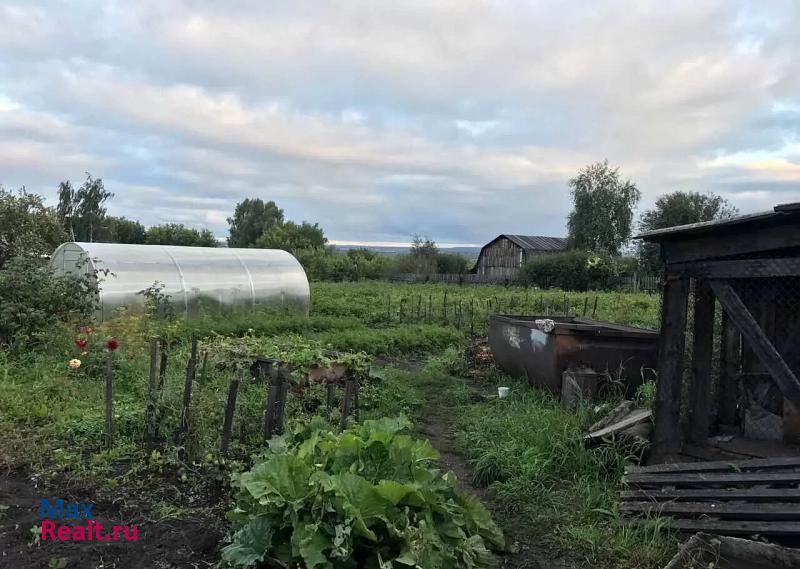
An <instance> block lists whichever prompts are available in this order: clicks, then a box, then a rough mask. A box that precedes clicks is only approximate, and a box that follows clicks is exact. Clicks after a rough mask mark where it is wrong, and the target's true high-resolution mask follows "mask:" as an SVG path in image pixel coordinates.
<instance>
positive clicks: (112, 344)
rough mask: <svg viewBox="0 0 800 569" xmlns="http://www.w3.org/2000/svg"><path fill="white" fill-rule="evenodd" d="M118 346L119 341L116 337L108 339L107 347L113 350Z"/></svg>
mask: <svg viewBox="0 0 800 569" xmlns="http://www.w3.org/2000/svg"><path fill="white" fill-rule="evenodd" d="M117 348H119V342H117V340H116V339H114V338H111V339H110V340H106V349H108V350H109V351H112V352H113V351H114V350H116V349H117Z"/></svg>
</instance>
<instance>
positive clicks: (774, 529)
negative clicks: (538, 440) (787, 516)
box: [670, 519, 800, 535]
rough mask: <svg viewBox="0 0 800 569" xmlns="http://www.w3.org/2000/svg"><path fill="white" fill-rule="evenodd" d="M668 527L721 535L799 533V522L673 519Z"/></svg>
mask: <svg viewBox="0 0 800 569" xmlns="http://www.w3.org/2000/svg"><path fill="white" fill-rule="evenodd" d="M670 527H671V528H672V529H674V530H678V531H685V532H689V531H691V532H695V531H705V532H709V533H719V534H723V535H800V522H761V521H759V522H749V521H748V522H745V521H735V520H675V519H673V520H672V522H671V523H670Z"/></svg>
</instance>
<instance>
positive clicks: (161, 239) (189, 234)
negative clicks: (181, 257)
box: [145, 223, 217, 247]
mask: <svg viewBox="0 0 800 569" xmlns="http://www.w3.org/2000/svg"><path fill="white" fill-rule="evenodd" d="M145 242H146V243H147V244H148V245H184V246H187V247H216V246H217V240H216V239H215V238H214V234H213V233H211V231H209V230H208V229H201V230H199V231H198V230H197V229H193V228H191V227H186V226H185V225H183V224H182V223H165V224H163V225H154V226H153V227H149V228H148V229H147V238H146V240H145Z"/></svg>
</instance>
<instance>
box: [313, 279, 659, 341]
mask: <svg viewBox="0 0 800 569" xmlns="http://www.w3.org/2000/svg"><path fill="white" fill-rule="evenodd" d="M311 303H312V308H311V313H312V315H325V316H347V317H356V318H358V319H360V320H362V321H364V322H366V323H369V324H389V323H399V322H428V323H439V324H445V325H451V326H457V327H459V328H461V329H463V330H469V329H470V326H472V328H473V329H474V330H475V331H476V332H479V331H482V330H484V329H485V326H486V321H487V319H488V315H490V314H537V315H538V314H542V315H545V314H547V315H565V314H570V315H575V316H583V315H585V316H587V317H592V318H596V319H598V320H608V321H610V322H615V323H618V324H628V325H632V326H641V327H644V328H649V329H652V330H655V329H657V328H658V326H659V317H660V313H661V299H660V296H659V295H655V294H648V293H624V292H595V291H590V292H564V291H561V290H557V289H550V290H540V289H535V288H524V287H515V286H509V287H506V286H502V285H463V286H459V285H455V284H442V283H436V284H403V283H386V282H359V283H313V284H312V285H311Z"/></svg>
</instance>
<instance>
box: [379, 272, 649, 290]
mask: <svg viewBox="0 0 800 569" xmlns="http://www.w3.org/2000/svg"><path fill="white" fill-rule="evenodd" d="M390 280H391V281H392V282H399V283H452V284H460V285H461V284H502V285H510V284H514V279H513V277H507V276H500V275H478V274H472V273H467V274H456V273H444V274H431V275H420V274H416V273H402V274H398V275H394V276H392V277H391V279H390ZM660 282H661V278H660V277H659V276H657V275H640V274H638V273H634V274H633V275H629V276H626V277H623V279H622V282H621V283H620V284H617V285H616V286H614V287H611V288H613V289H614V290H620V291H625V292H658V290H659V287H660Z"/></svg>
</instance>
